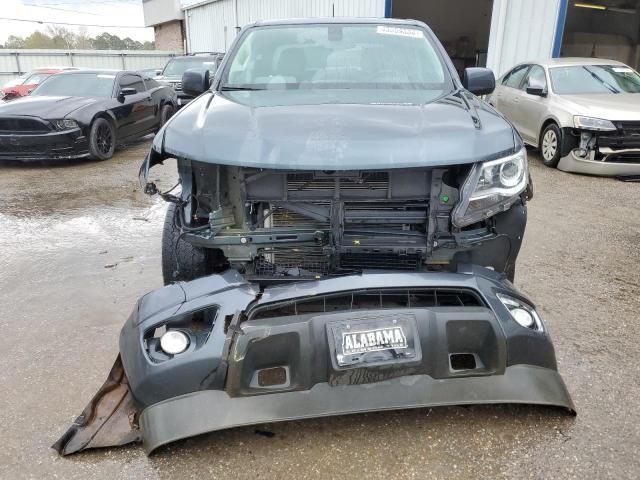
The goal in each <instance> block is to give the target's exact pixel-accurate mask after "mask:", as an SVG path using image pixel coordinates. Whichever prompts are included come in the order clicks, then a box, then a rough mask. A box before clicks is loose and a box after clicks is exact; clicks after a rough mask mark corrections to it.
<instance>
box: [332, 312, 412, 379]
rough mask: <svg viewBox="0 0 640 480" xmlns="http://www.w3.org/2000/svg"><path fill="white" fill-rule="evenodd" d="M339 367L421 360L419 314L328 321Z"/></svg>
mask: <svg viewBox="0 0 640 480" xmlns="http://www.w3.org/2000/svg"><path fill="white" fill-rule="evenodd" d="M327 329H328V331H327V333H328V337H329V344H330V345H329V346H330V349H331V350H332V353H333V359H332V360H333V362H334V364H335V366H336V367H338V368H341V367H342V368H344V367H356V366H374V365H386V364H399V363H406V362H415V361H419V360H420V358H421V351H420V342H419V339H418V332H417V327H416V320H415V317H414V316H413V315H411V314H405V313H391V312H390V313H385V314H381V315H379V316H371V315H367V316H365V317H354V318H353V319H352V320H345V321H337V322H332V323H330V324H328V325H327Z"/></svg>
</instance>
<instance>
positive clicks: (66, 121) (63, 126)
mask: <svg viewBox="0 0 640 480" xmlns="http://www.w3.org/2000/svg"><path fill="white" fill-rule="evenodd" d="M53 125H54V126H55V127H56V128H57V129H58V130H71V129H73V128H78V122H76V121H75V120H71V119H70V118H63V119H62V120H54V121H53Z"/></svg>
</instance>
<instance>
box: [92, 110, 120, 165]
mask: <svg viewBox="0 0 640 480" xmlns="http://www.w3.org/2000/svg"><path fill="white" fill-rule="evenodd" d="M115 149H116V132H115V129H114V128H113V125H112V124H111V122H109V121H108V120H105V119H104V118H96V119H95V120H94V121H93V123H92V124H91V129H90V131H89V154H90V155H91V158H93V159H95V160H108V159H110V158H111V157H113V152H114V151H115Z"/></svg>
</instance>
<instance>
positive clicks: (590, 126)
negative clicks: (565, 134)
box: [573, 115, 617, 132]
mask: <svg viewBox="0 0 640 480" xmlns="http://www.w3.org/2000/svg"><path fill="white" fill-rule="evenodd" d="M573 126H574V127H575V128H580V129H582V130H596V131H598V132H611V131H614V130H617V129H616V126H615V125H614V124H613V123H612V122H610V121H609V120H603V119H601V118H593V117H582V116H580V115H576V116H574V117H573Z"/></svg>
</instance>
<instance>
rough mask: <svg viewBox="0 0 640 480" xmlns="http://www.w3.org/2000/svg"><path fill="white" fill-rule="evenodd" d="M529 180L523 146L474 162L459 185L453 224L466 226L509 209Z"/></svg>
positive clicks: (460, 226) (525, 153) (459, 226)
mask: <svg viewBox="0 0 640 480" xmlns="http://www.w3.org/2000/svg"><path fill="white" fill-rule="evenodd" d="M528 181H529V167H528V165H527V151H526V150H525V148H524V147H522V150H520V151H519V152H518V153H515V154H513V155H509V156H508V157H504V158H499V159H497V160H490V161H488V162H483V163H476V164H475V165H474V166H473V167H472V168H471V172H470V173H469V176H468V177H467V180H466V181H465V182H464V185H463V186H462V192H461V196H460V198H461V200H460V202H459V203H458V205H457V206H456V208H455V210H454V211H453V217H452V221H453V224H454V225H455V226H456V227H458V228H462V227H466V226H467V225H471V224H473V223H477V222H479V221H481V220H483V219H485V218H488V217H491V216H493V215H495V214H496V213H500V212H503V211H505V210H508V209H509V208H510V207H511V205H513V204H514V203H515V202H516V200H518V198H519V196H520V194H521V193H522V192H523V191H524V190H525V189H526V188H527V182H528Z"/></svg>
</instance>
